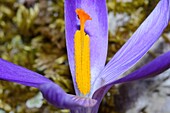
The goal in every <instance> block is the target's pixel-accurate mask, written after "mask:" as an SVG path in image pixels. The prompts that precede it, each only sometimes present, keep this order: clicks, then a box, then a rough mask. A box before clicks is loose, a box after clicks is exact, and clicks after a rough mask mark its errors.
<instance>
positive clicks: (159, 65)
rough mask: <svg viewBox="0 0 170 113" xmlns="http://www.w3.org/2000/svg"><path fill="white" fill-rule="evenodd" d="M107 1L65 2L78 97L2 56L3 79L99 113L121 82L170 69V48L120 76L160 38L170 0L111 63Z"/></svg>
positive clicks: (79, 112) (79, 110)
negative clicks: (110, 92)
mask: <svg viewBox="0 0 170 113" xmlns="http://www.w3.org/2000/svg"><path fill="white" fill-rule="evenodd" d="M107 20H108V19H107V8H106V1H105V0H65V23H66V29H65V32H66V45H67V52H68V59H69V65H70V70H71V75H72V79H73V83H74V88H75V92H76V95H71V94H67V93H66V92H65V91H64V90H63V89H62V88H61V87H59V86H58V85H57V84H55V83H53V82H52V81H50V80H49V79H47V78H45V77H44V76H42V75H40V74H38V73H35V72H32V71H30V70H27V69H25V68H23V67H20V66H17V65H15V64H13V63H10V62H8V61H5V60H3V59H0V64H1V66H0V79H2V80H7V81H11V82H16V83H19V84H23V85H26V86H31V87H36V88H38V89H39V90H40V91H41V92H42V94H43V96H44V98H45V99H46V100H47V101H48V102H49V103H51V104H53V105H54V106H56V107H59V108H67V109H70V111H71V112H72V113H97V112H98V108H99V105H100V103H101V100H102V98H103V96H104V95H105V94H106V92H107V91H108V90H109V89H110V88H111V87H112V86H113V85H114V84H117V83H124V82H130V81H134V80H138V79H144V78H148V77H153V76H155V75H158V74H159V73H161V72H163V71H165V70H166V69H168V68H170V60H169V57H170V52H167V53H165V54H163V55H161V56H159V57H157V58H156V59H154V60H153V61H151V62H150V63H148V64H146V65H145V66H143V67H141V68H140V69H138V70H136V71H134V72H132V73H131V74H129V75H127V76H125V77H123V78H120V79H117V78H118V77H119V76H120V75H121V74H123V73H124V72H125V71H127V70H128V69H129V68H130V67H132V66H133V65H134V64H135V63H136V62H137V61H138V60H139V59H140V58H141V57H142V56H143V55H144V54H145V53H146V52H147V51H148V50H149V48H150V47H151V46H152V45H153V44H154V43H155V41H157V39H158V38H159V37H160V35H161V34H162V32H163V30H164V29H165V28H166V26H167V25H168V23H169V20H170V0H161V1H159V3H158V4H157V6H156V7H155V9H154V10H153V11H152V13H151V14H150V15H149V16H148V17H147V19H146V20H145V21H144V22H143V23H142V24H141V26H140V27H139V28H138V29H137V30H136V32H135V33H134V34H133V35H132V37H131V38H130V39H129V40H128V41H127V42H126V44H124V46H123V47H122V48H121V49H120V50H119V51H118V52H117V53H116V55H114V57H113V58H112V59H111V60H110V61H109V62H108V63H107V64H106V65H105V62H106V54H107V47H108V21H107Z"/></svg>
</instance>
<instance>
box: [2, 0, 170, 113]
mask: <svg viewBox="0 0 170 113" xmlns="http://www.w3.org/2000/svg"><path fill="white" fill-rule="evenodd" d="M158 1H159V0H107V6H108V11H109V13H108V18H109V49H108V57H107V61H109V59H110V58H111V57H112V56H113V55H114V54H115V53H116V52H117V51H118V50H119V49H120V47H121V46H122V45H123V44H124V43H125V42H126V41H127V40H128V38H129V37H130V36H131V35H132V34H133V33H134V32H135V30H136V29H137V28H138V26H139V25H140V24H141V23H142V22H143V20H144V19H145V18H146V17H147V16H148V15H149V14H150V12H151V11H152V10H153V8H154V7H155V6H156V4H157V3H158ZM64 28H65V26H64V0H0V57H1V58H3V59H6V60H8V61H11V62H13V63H15V64H18V65H21V66H23V67H26V68H28V69H30V70H33V71H36V72H38V73H40V74H43V75H44V76H46V77H47V78H49V79H51V80H52V81H54V82H55V83H57V84H59V85H60V86H61V87H62V88H63V89H64V90H65V91H66V92H68V93H72V94H74V93H75V92H74V89H73V84H72V80H71V75H70V71H69V66H68V60H67V55H66V45H65V34H64ZM168 50H170V26H168V27H167V29H165V31H164V33H163V35H162V37H161V38H160V39H159V40H158V42H157V43H156V44H155V45H154V46H153V47H152V49H151V50H150V51H149V52H148V53H147V54H146V55H145V56H144V58H143V59H142V60H141V61H140V62H139V63H137V64H136V65H135V66H134V67H133V68H132V69H131V70H130V71H129V72H131V71H133V70H134V69H137V68H139V67H141V66H142V65H144V64H145V63H147V62H149V61H150V60H152V59H154V58H156V57H157V56H159V55H160V54H162V53H164V52H166V51H168ZM129 72H127V73H129ZM127 73H126V74H127ZM126 74H124V75H126ZM169 75H170V70H167V71H166V72H164V73H163V74H161V75H160V76H158V77H156V78H152V79H147V80H140V81H136V82H132V83H127V84H122V85H116V86H114V87H112V88H111V89H110V90H109V92H108V93H107V94H106V96H105V97H104V99H103V101H102V103H101V106H100V110H99V113H170V89H169V88H170V79H169ZM68 112H69V110H66V109H63V110H61V109H57V108H55V107H53V106H52V105H50V104H48V103H47V102H46V101H45V100H44V99H43V97H42V95H41V93H40V92H39V91H38V90H37V89H35V88H32V87H26V86H23V85H19V84H16V83H10V82H6V81H0V113H68Z"/></svg>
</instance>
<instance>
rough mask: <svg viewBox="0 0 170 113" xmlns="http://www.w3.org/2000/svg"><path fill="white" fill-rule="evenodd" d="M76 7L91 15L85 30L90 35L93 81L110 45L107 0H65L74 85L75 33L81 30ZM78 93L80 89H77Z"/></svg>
mask: <svg viewBox="0 0 170 113" xmlns="http://www.w3.org/2000/svg"><path fill="white" fill-rule="evenodd" d="M76 8H82V9H83V10H85V12H87V13H88V14H89V15H90V16H91V17H92V21H87V22H86V25H85V31H86V33H87V34H88V35H89V36H90V40H91V42H90V51H91V52H90V61H91V75H93V76H92V78H91V82H93V80H94V79H95V78H96V77H97V76H98V75H99V73H100V71H101V70H102V69H103V67H104V65H105V61H106V55H107V46H108V22H107V20H108V19H107V9H106V0H65V22H66V44H67V52H68V59H69V64H70V69H71V73H72V78H73V82H74V86H75V89H76V83H75V76H74V67H75V66H74V34H75V32H76V30H79V20H78V18H77V15H76V13H75V10H76ZM101 53H102V54H101ZM76 93H77V94H78V90H77V89H76Z"/></svg>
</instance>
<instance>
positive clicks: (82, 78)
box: [74, 9, 91, 95]
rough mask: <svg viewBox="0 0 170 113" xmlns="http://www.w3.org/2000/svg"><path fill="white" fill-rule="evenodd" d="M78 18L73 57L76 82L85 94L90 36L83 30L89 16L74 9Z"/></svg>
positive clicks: (87, 80) (87, 87) (88, 66)
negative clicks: (78, 28) (78, 27)
mask: <svg viewBox="0 0 170 113" xmlns="http://www.w3.org/2000/svg"><path fill="white" fill-rule="evenodd" d="M76 13H77V15H78V17H79V19H80V30H77V31H76V33H75V35H74V59H75V75H76V83H77V87H78V89H79V91H80V92H81V93H82V94H83V95H86V94H88V93H89V92H90V78H91V76H90V37H89V36H88V35H86V33H85V31H84V26H85V22H86V21H87V20H91V17H90V16H89V15H88V14H87V13H85V12H84V10H82V9H76Z"/></svg>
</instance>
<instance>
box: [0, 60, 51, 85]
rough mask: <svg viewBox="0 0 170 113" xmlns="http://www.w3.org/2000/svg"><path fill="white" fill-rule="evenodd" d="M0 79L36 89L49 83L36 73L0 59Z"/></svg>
mask: <svg viewBox="0 0 170 113" xmlns="http://www.w3.org/2000/svg"><path fill="white" fill-rule="evenodd" d="M0 79H1V80H6V81H10V82H16V83H19V84H23V85H26V86H32V87H36V88H38V87H39V85H41V84H44V83H50V82H51V81H50V80H49V79H47V78H45V77H44V76H42V75H40V74H38V73H35V72H33V71H30V70H28V69H26V68H23V67H21V66H18V65H15V64H13V63H10V62H8V61H5V60H3V59H0Z"/></svg>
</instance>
